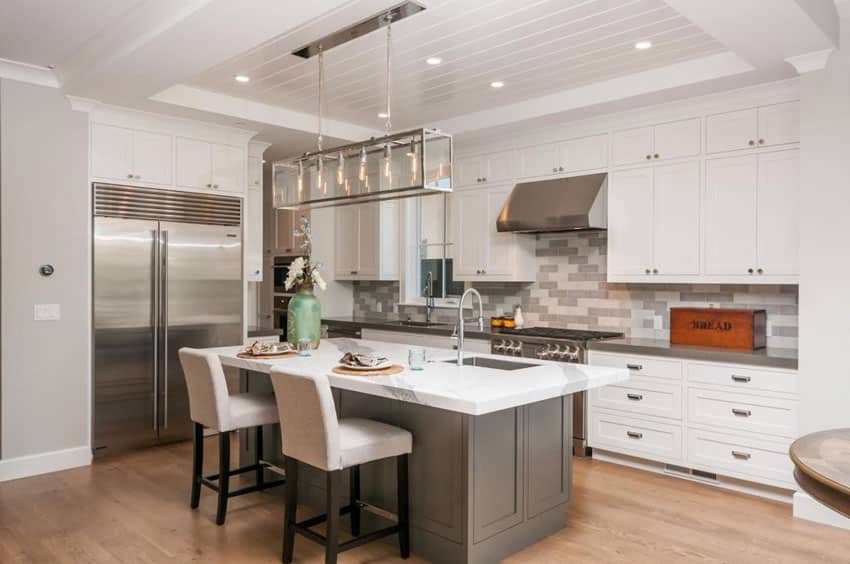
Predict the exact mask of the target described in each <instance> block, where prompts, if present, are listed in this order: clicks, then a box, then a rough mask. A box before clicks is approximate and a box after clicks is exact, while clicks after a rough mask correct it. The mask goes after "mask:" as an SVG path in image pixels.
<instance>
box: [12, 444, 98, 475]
mask: <svg viewBox="0 0 850 564" xmlns="http://www.w3.org/2000/svg"><path fill="white" fill-rule="evenodd" d="M91 461H92V453H91V447H89V446H82V447H76V448H69V449H65V450H56V451H53V452H44V453H40V454H33V455H30V456H20V457H18V458H9V459H5V460H0V482H6V481H8V480H17V479H18V478H26V477H28V476H37V475H39V474H47V473H48V472H57V471H59V470H67V469H69V468H77V467H78V466H88V465H90V464H91Z"/></svg>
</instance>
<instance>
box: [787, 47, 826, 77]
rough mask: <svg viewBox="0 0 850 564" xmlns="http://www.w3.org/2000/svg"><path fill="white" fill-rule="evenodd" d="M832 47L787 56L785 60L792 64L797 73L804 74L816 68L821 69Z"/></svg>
mask: <svg viewBox="0 0 850 564" xmlns="http://www.w3.org/2000/svg"><path fill="white" fill-rule="evenodd" d="M833 50H834V49H831V48H830V49H822V50H820V51H812V52H811V53H804V54H802V55H795V56H793V57H788V58H787V59H785V62H787V63H789V64H790V65H791V66H793V67H794V68H795V69H796V70H797V73H798V74H805V73H807V72H812V71H816V70H821V69H822V68H824V67H825V66H826V63H827V61H829V56H830V55H831V54H832V51H833Z"/></svg>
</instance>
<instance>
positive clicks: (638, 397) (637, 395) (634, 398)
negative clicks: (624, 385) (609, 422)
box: [626, 394, 643, 401]
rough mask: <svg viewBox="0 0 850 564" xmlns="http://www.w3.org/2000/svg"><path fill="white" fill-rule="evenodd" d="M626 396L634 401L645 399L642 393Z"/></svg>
mask: <svg viewBox="0 0 850 564" xmlns="http://www.w3.org/2000/svg"><path fill="white" fill-rule="evenodd" d="M626 397H627V398H629V399H630V400H634V401H640V400H642V399H643V396H642V395H641V394H626Z"/></svg>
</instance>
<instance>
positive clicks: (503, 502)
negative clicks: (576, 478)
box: [240, 371, 572, 563]
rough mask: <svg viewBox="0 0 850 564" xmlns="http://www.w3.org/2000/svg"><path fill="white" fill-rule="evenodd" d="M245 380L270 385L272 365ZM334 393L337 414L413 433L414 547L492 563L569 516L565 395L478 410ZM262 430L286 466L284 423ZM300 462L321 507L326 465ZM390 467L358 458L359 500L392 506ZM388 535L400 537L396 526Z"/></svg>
mask: <svg viewBox="0 0 850 564" xmlns="http://www.w3.org/2000/svg"><path fill="white" fill-rule="evenodd" d="M241 388H242V391H252V392H254V391H267V390H271V382H270V381H269V376H268V374H263V373H257V372H247V371H243V372H242V377H241ZM334 398H335V400H336V406H337V411H338V412H339V415H340V417H368V418H370V419H375V420H378V421H383V422H386V423H389V424H392V425H397V426H399V427H403V428H405V429H408V430H409V431H410V432H411V433H413V453H412V454H411V455H410V517H411V549H412V552H413V554H416V555H417V556H420V557H423V558H426V559H428V560H431V561H433V562H440V563H484V562H487V563H492V562H496V561H498V560H500V559H502V558H505V557H507V556H509V555H511V554H514V553H516V552H518V551H519V550H521V549H523V548H525V547H526V546H529V545H531V544H533V543H535V542H538V541H540V540H541V539H543V538H545V537H547V536H549V535H551V534H553V533H555V532H556V531H558V530H560V529H562V528H563V527H564V526H565V525H566V518H567V514H566V507H567V504H568V503H569V501H570V495H571V491H572V452H571V448H570V445H571V441H572V428H571V426H572V413H571V410H572V400H571V398H570V396H565V397H557V398H553V399H549V400H545V401H541V402H537V403H532V404H529V405H524V406H521V407H516V408H511V409H506V410H503V411H498V412H495V413H489V414H486V415H479V416H474V415H467V414H463V413H457V412H453V411H446V410H443V409H437V408H433V407H427V406H423V405H419V404H414V403H407V402H403V401H399V400H393V399H387V398H381V397H376V396H371V395H366V394H361V393H357V392H351V391H347V390H342V391H341V390H334ZM245 438H246V437H245V435H244V434H243V435H241V436H240V455H242V456H246V457H248V458H247V460H253V447H252V445H253V440H244V439H245ZM264 440H265V443H264V447H263V450H264V453H265V455H266V458H267V459H268V460H269V461H270V462H272V463H275V464H277V465H278V466H281V467H282V466H283V464H282V462H283V460H282V459H283V456H282V454H281V449H280V429H279V428H277V427H275V428H274V429H268V430H267V431H266V432H265V433H264ZM299 472H300V474H299V480H298V483H299V496H300V497H301V499H302V500H303V503H304V504H305V505H308V506H310V507H311V508H315V509H316V512H317V513H321V512H322V511H323V507H324V503H325V498H324V487H325V478H324V474H323V473H322V472H320V471H319V470H316V469H314V468H311V467H308V466H307V465H304V464H302V465H300V470H299ZM395 472H396V470H395V461H394V460H387V461H379V462H375V463H372V464H367V465H364V466H363V467H362V468H361V478H360V479H361V492H362V493H361V498H362V499H363V501H364V502H366V503H368V504H371V505H375V506H377V507H380V508H384V509H386V510H387V511H390V512H393V513H394V512H395V511H396V507H395V502H396V499H397V498H396V477H395ZM345 477H346V478H345V479H346V480H347V479H348V472H346V473H345ZM347 487H348V486H347V485H346V487H345V491H347ZM343 501H347V500H343ZM362 519H363V528H362V530H363V532H368V531H369V530H373V529H374V528H377V527H379V526H381V522H382V521H381V520H380V519H379V518H378V517H375V516H373V515H370V514H369V513H368V511H364V512H363V518H362ZM384 524H385V522H384ZM388 542H397V541H396V539H395V537H394V536H393V537H389V539H388Z"/></svg>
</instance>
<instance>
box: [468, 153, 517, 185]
mask: <svg viewBox="0 0 850 564" xmlns="http://www.w3.org/2000/svg"><path fill="white" fill-rule="evenodd" d="M455 166H456V168H457V173H456V175H455V180H456V186H471V185H474V184H484V183H488V182H491V183H493V182H504V181H506V180H510V179H511V178H512V177H513V151H499V152H496V153H490V154H486V155H474V156H468V157H458V158H457V159H456V165H455Z"/></svg>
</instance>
